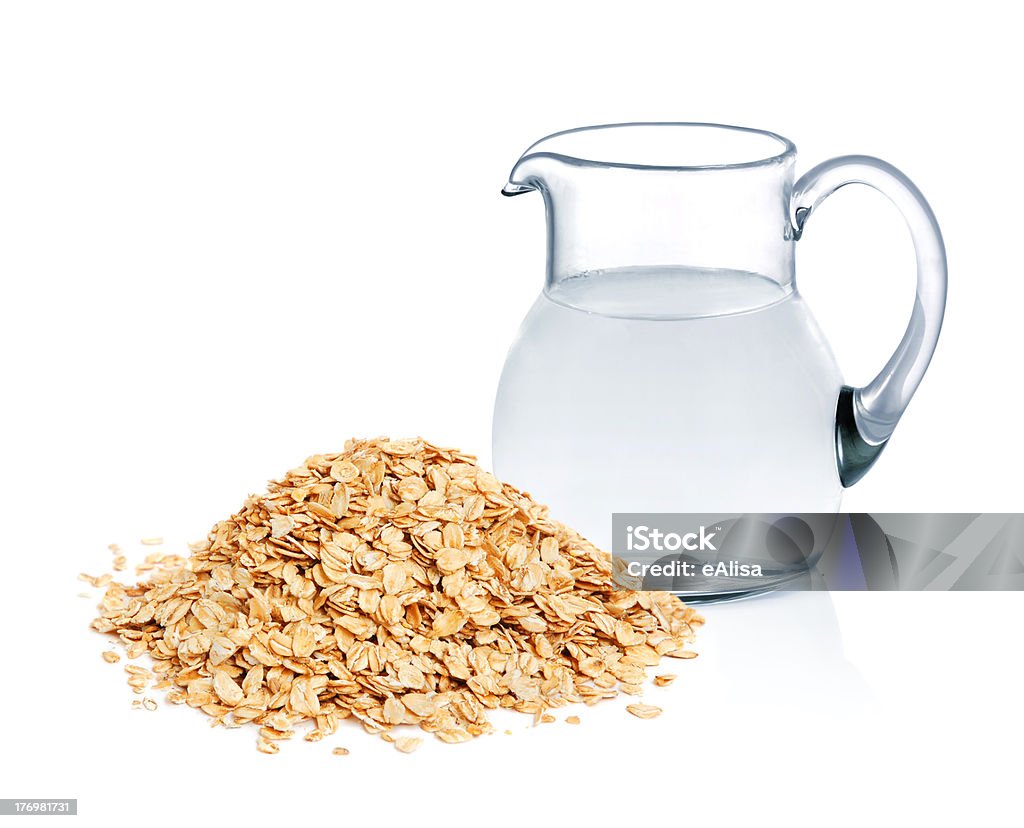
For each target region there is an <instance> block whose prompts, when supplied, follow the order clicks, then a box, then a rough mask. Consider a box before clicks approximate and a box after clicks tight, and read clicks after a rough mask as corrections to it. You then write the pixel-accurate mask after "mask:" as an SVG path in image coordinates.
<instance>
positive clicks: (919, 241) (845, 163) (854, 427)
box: [790, 155, 946, 487]
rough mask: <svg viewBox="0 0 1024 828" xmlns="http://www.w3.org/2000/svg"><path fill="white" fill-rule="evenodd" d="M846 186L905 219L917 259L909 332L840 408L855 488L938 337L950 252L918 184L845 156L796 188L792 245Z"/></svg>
mask: <svg viewBox="0 0 1024 828" xmlns="http://www.w3.org/2000/svg"><path fill="white" fill-rule="evenodd" d="M847 184H867V185H868V186H869V187H873V188H874V189H875V190H878V191H879V192H880V193H882V194H883V195H885V196H886V197H888V198H889V200H890V201H892V202H893V204H895V205H896V207H897V209H899V211H900V212H901V213H902V214H903V218H904V219H905V220H906V222H907V227H908V228H909V229H910V236H911V238H912V240H913V242H914V251H915V254H916V256H917V297H916V299H915V300H914V309H913V312H912V313H911V316H910V323H909V324H908V325H907V330H906V333H904V334H903V339H902V340H901V341H900V344H899V346H898V347H897V348H896V351H895V353H893V355H892V356H891V357H890V358H889V361H888V362H887V363H886V364H885V367H884V368H883V369H882V370H881V371H880V372H879V373H878V375H877V376H876V377H875V378H874V379H873V380H871V382H869V383H868V384H867V385H865V386H864V387H863V388H851V387H850V386H846V385H844V386H843V388H842V390H841V391H840V393H839V399H838V401H837V404H836V425H835V439H836V463H837V466H838V468H839V479H840V481H841V482H842V484H843V486H845V487H849V486H852V485H853V484H854V483H856V482H857V481H858V480H860V479H861V478H862V477H863V476H864V474H865V473H866V472H867V471H868V469H870V468H871V466H872V464H873V463H874V462H875V460H877V459H878V456H879V454H881V453H882V449H884V448H885V445H886V443H887V442H888V440H889V437H890V436H891V435H892V432H893V430H894V429H895V428H896V423H897V422H899V419H900V417H901V416H903V412H904V411H905V410H906V408H907V404H908V403H909V402H910V399H911V397H913V396H914V392H915V391H916V390H917V387H918V385H920V383H921V379H922V377H923V376H924V372H925V370H926V369H927V368H928V363H929V362H930V361H931V358H932V354H933V353H934V352H935V344H936V342H937V341H938V338H939V329H940V328H941V327H942V317H943V314H944V312H945V309H946V250H945V247H944V245H943V243H942V233H941V232H940V231H939V225H938V223H937V222H936V221H935V215H934V214H933V213H932V210H931V207H929V206H928V202H927V201H925V199H924V196H923V195H921V192H920V190H918V189H917V187H915V186H914V184H913V182H912V181H911V180H910V179H909V178H907V177H906V176H905V175H904V174H903V173H901V172H900V171H899V170H898V169H896V168H895V167H894V166H892V165H891V164H888V163H886V162H885V161H882V160H880V159H878V158H872V157H870V156H867V155H845V156H842V157H840V158H833V159H831V160H830V161H825V162H824V163H822V164H819V165H818V166H816V167H815V168H814V169H812V170H810V171H808V172H807V173H806V174H805V175H804V176H802V177H801V178H800V180H799V181H797V182H796V184H795V185H794V188H793V196H792V199H791V201H790V222H791V224H792V238H793V239H794V240H798V239H799V238H800V237H801V236H802V235H803V231H804V227H805V226H806V225H807V219H808V218H809V217H810V215H811V213H813V212H814V210H815V208H817V206H818V205H819V204H821V202H822V201H824V200H825V199H826V198H827V197H828V196H830V195H831V194H832V193H834V192H835V191H836V190H838V189H839V188H840V187H843V186H845V185H847Z"/></svg>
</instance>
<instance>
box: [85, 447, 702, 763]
mask: <svg viewBox="0 0 1024 828" xmlns="http://www.w3.org/2000/svg"><path fill="white" fill-rule="evenodd" d="M159 542H161V541H160V540H159V539H157V538H153V539H147V540H145V541H143V543H146V544H147V545H157V544H158V543H159ZM111 551H112V552H115V553H116V554H117V555H118V557H120V550H113V549H112V550H111ZM118 563H120V561H118ZM137 571H138V572H139V573H140V575H145V580H143V581H142V582H140V583H138V584H122V583H118V582H115V581H113V580H112V578H111V576H109V575H104V576H99V577H94V576H89V575H83V576H82V579H83V580H86V581H88V582H89V583H90V584H92V585H94V586H98V587H102V588H105V593H104V595H103V598H102V601H101V603H100V615H99V617H98V618H96V619H95V620H94V621H93V624H92V626H93V628H94V629H96V630H97V631H99V632H102V633H106V634H110V635H114V636H117V637H118V638H120V640H121V641H122V642H123V643H124V645H125V647H126V650H127V652H128V656H129V658H134V657H136V656H138V655H141V654H142V653H148V654H149V655H150V656H151V658H152V659H153V669H152V671H149V670H144V669H142V668H137V667H134V666H132V669H129V670H128V673H129V684H130V685H131V686H132V688H133V689H134V690H135V691H136V692H137V693H140V694H141V693H143V692H145V687H146V686H147V684H148V683H149V682H150V681H152V680H153V679H154V674H155V676H156V677H159V679H160V681H159V682H158V684H159V685H160V686H162V687H169V688H171V689H170V690H169V692H168V694H167V699H168V701H169V702H170V703H175V704H180V703H184V704H187V705H189V706H190V707H193V708H196V709H198V710H201V711H203V712H204V713H206V714H207V715H209V716H211V717H212V718H213V719H214V722H215V723H217V724H223V725H227V726H231V727H233V726H239V725H242V724H254V725H256V726H257V728H258V738H257V748H258V749H259V750H260V751H262V752H264V753H276V752H277V751H278V742H279V741H281V740H283V739H288V738H289V737H290V736H292V735H293V733H294V732H295V731H294V726H295V725H298V724H301V723H303V722H310V723H311V724H312V726H313V729H312V730H310V731H309V732H308V734H307V736H306V738H307V740H312V741H317V740H319V739H322V738H323V737H324V736H326V735H330V734H332V733H334V732H335V730H336V729H337V727H338V724H339V723H340V721H341V720H342V719H345V718H352V719H354V720H356V721H357V722H358V723H359V724H361V725H362V727H363V728H364V729H365V730H367V731H368V732H370V733H377V734H380V735H382V736H384V737H386V738H387V739H388V740H391V741H393V743H394V745H395V747H396V749H398V750H400V751H403V752H410V751H412V750H415V749H416V748H417V747H418V746H419V744H420V740H419V739H418V738H415V737H404V736H403V737H395V736H392V735H391V733H390V731H391V730H392V729H393V728H395V727H398V726H401V725H418V726H419V727H420V728H421V729H422V730H423V731H425V732H427V733H432V734H433V735H434V736H435V737H436V738H437V739H439V740H441V741H443V742H447V743H459V742H466V741H469V740H471V739H473V738H475V737H477V736H480V735H482V734H485V733H489V732H491V730H492V727H491V724H490V723H489V721H488V718H487V711H488V710H489V709H495V708H507V709H511V710H516V711H519V712H522V713H526V714H529V715H531V716H533V717H535V720H538V721H549V720H550V713H548V710H550V709H552V708H560V707H564V706H566V705H569V704H573V703H585V704H595V703H598V702H600V701H602V700H604V699H609V698H613V697H614V696H615V695H617V693H618V692H626V693H638V692H640V686H641V683H642V682H643V680H644V678H645V676H646V670H647V668H648V667H652V666H654V665H656V664H657V663H658V662H659V661H660V659H661V658H662V657H664V656H674V657H678V658H692V657H694V656H695V655H696V653H694V652H692V651H690V650H687V649H686V646H687V645H688V644H689V643H690V642H692V641H693V640H694V637H695V631H696V628H697V627H699V626H700V625H701V624H702V623H703V619H702V618H701V617H700V616H699V615H698V614H697V613H696V612H695V611H694V610H693V609H692V608H689V607H687V606H685V605H684V604H682V603H681V602H680V601H678V600H677V599H676V598H674V597H672V596H670V595H668V594H666V593H659V592H650V593H648V592H632V591H628V590H623V589H621V588H619V587H617V586H616V585H615V583H614V582H613V580H612V566H611V557H610V556H609V555H608V554H607V553H605V552H602V551H601V550H599V549H597V548H596V547H594V546H593V545H592V544H590V543H589V542H588V541H586V540H584V539H583V538H582V537H581V536H580V535H578V534H577V533H576V532H574V531H573V530H572V529H570V528H568V527H566V526H564V525H563V524H561V523H558V522H557V521H555V520H553V519H552V518H551V517H550V516H549V514H548V510H547V508H546V507H544V506H541V505H539V504H537V503H535V502H534V501H533V500H532V499H531V498H530V497H529V496H528V495H526V494H524V493H523V492H521V491H519V490H517V489H515V488H513V487H512V486H510V485H508V484H506V483H502V482H501V481H499V480H498V479H497V478H495V477H494V476H493V475H491V474H489V473H487V472H485V471H483V470H482V469H480V468H479V467H477V466H476V464H475V459H474V458H473V457H472V456H470V455H467V454H464V453H462V452H460V451H457V450H454V449H444V448H438V447H436V446H433V445H431V444H429V443H427V442H425V441H423V440H418V439H417V440H401V441H392V440H388V439H385V438H380V439H374V440H350V441H349V442H348V443H347V444H346V446H345V450H344V451H343V452H342V453H340V454H325V455H314V456H312V457H310V458H308V459H307V460H306V462H305V463H303V464H302V465H301V466H298V467H296V468H294V469H292V470H291V471H290V472H288V473H287V474H286V475H285V476H284V477H283V478H282V479H280V480H277V481H274V482H272V483H270V485H269V487H268V490H267V492H266V493H264V494H261V495H253V496H250V497H249V498H248V499H247V500H246V501H245V504H244V505H243V507H242V509H241V510H239V511H238V512H237V513H236V514H234V515H232V516H231V517H230V518H228V519H226V520H223V521H221V522H220V523H218V524H217V525H216V526H214V527H213V528H212V529H211V531H210V533H209V535H208V537H207V538H206V540H205V541H203V542H201V543H197V544H194V545H193V546H192V547H191V555H190V557H188V558H184V557H181V556H178V555H166V554H163V553H160V552H156V553H153V554H151V555H148V556H147V557H146V561H145V563H144V564H142V565H141V566H140V567H138V570H137ZM115 655H116V654H115ZM104 658H106V659H108V660H110V659H109V658H108V656H107V655H106V654H105V655H104ZM668 680H670V678H669V677H668V676H664V677H659V679H656V683H660V684H665V683H668ZM147 702H152V700H151V699H145V700H143V701H142V702H141V704H140V706H145V708H146V709H150V708H149V705H148V704H147ZM153 704H154V706H155V702H154V703H153ZM627 710H629V712H630V713H632V714H633V715H635V716H639V717H640V718H653V717H654V716H656V715H658V713H660V712H661V711H660V709H659V708H656V707H653V706H650V705H643V704H631V705H629V706H628V707H627ZM566 721H567V722H569V723H573V724H575V723H577V722H578V721H579V719H578V717H575V716H570V717H568V718H567V719H566ZM340 751H345V749H344V748H336V749H335V751H334V752H335V753H339V752H340ZM346 752H347V751H346Z"/></svg>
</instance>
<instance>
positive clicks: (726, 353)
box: [493, 123, 946, 574]
mask: <svg viewBox="0 0 1024 828" xmlns="http://www.w3.org/2000/svg"><path fill="white" fill-rule="evenodd" d="M795 158H796V148H795V147H794V145H793V144H792V142H790V141H789V140H787V139H785V138H783V137H781V136H779V135H775V134H773V133H771V132H764V131H761V130H755V129H746V128H741V127H734V126H723V125H717V124H693V123H633V124H612V125H606V126H594V127H584V128H581V129H573V130H568V131H566V132H559V133H555V134H554V135H549V136H548V137H546V138H543V139H542V140H540V141H538V142H537V143H535V144H533V145H532V146H531V147H530V148H529V149H528V150H527V151H526V152H525V153H524V154H523V156H522V157H521V158H520V159H519V161H518V163H517V164H516V165H515V167H514V168H513V170H512V173H511V175H510V176H509V180H508V183H507V184H506V186H505V188H504V190H503V192H504V194H505V195H518V194H520V193H526V192H531V191H534V190H536V191H539V192H540V193H541V195H542V196H543V197H544V204H545V208H546V216H547V232H548V238H547V253H548V255H547V279H546V283H545V286H544V291H543V293H542V294H541V296H540V297H539V298H538V299H537V301H536V302H535V304H534V305H533V307H532V309H531V310H530V312H529V313H528V314H527V316H526V319H525V320H524V322H523V324H522V327H521V329H520V331H519V335H518V337H517V338H516V340H515V342H514V343H513V344H512V348H511V350H510V352H509V354H508V358H507V360H506V363H505V368H504V371H503V373H502V376H501V382H500V385H499V389H498V394H497V401H496V404H495V411H494V431H493V452H494V465H495V470H496V472H497V473H498V474H499V475H500V476H501V477H502V478H503V479H505V480H508V481H510V482H512V483H514V484H515V485H517V486H519V487H521V488H524V489H526V490H528V491H529V492H530V493H531V494H533V495H534V496H535V497H536V498H537V499H538V500H539V501H541V502H545V503H548V504H549V505H550V506H551V509H552V514H553V516H555V517H556V518H558V519H559V520H562V521H563V522H565V523H567V524H569V525H570V526H572V527H574V528H576V529H578V530H579V531H580V532H581V533H582V534H583V535H584V536H586V537H587V538H589V539H590V540H591V541H593V542H594V543H596V544H597V545H598V546H601V547H602V548H604V549H610V548H611V547H610V541H611V515H612V513H613V512H705V513H706V512H712V513H749V512H765V513H793V512H834V511H837V510H838V508H839V504H840V499H841V495H842V490H843V487H847V486H851V485H853V484H854V483H856V482H857V481H858V480H859V479H860V478H861V476H862V475H863V474H864V473H865V472H866V471H867V470H868V469H869V468H870V467H871V465H872V463H874V461H875V460H876V459H877V458H878V455H879V453H880V452H881V451H882V449H883V448H884V447H885V445H886V442H887V441H888V439H889V437H890V435H891V434H892V432H893V429H894V428H895V426H896V423H897V422H898V420H899V418H900V416H901V415H902V413H903V411H904V409H905V408H906V406H907V403H908V402H909V401H910V398H911V397H912V396H913V394H914V391H915V390H916V389H917V387H918V384H919V383H920V382H921V378H922V376H923V375H924V372H925V369H926V368H927V366H928V362H929V360H930V359H931V356H932V353H933V351H934V349H935V344H936V340H937V338H938V335H939V328H940V326H941V323H942V316H943V312H944V308H945V296H946V261H945V252H944V248H943V243H942V237H941V234H940V232H939V228H938V225H937V224H936V221H935V217H934V216H933V214H932V211H931V209H930V208H929V206H928V204H927V202H926V201H925V200H924V198H923V196H922V195H921V193H920V192H919V191H918V190H917V188H916V187H915V186H914V185H913V184H912V183H911V182H910V181H909V180H908V179H907V178H906V177H905V176H904V175H903V174H902V173H900V172H899V171H898V170H897V169H895V168H894V167H892V166H891V165H889V164H887V163H885V162H884V161H880V160H878V159H877V158H870V157H867V156H845V157H842V158H835V159H833V160H831V161H826V162H825V163H823V164H820V165H819V166H817V167H815V168H814V169H812V170H810V171H809V172H808V173H807V174H806V175H804V176H803V177H802V178H801V179H800V180H799V181H797V182H796V183H795V184H794V182H793V168H794V162H795ZM850 183H863V184H867V185H869V186H871V187H874V188H875V189H877V190H879V191H881V192H882V193H883V194H884V195H886V196H888V197H889V198H890V199H891V200H892V201H893V202H894V203H895V204H896V206H897V207H898V208H899V209H900V210H901V211H902V213H903V216H904V217H905V219H906V221H907V225H908V226H909V228H910V233H911V236H912V238H913V243H914V246H915V249H916V254H917V299H916V302H915V304H914V308H913V313H912V316H911V319H910V324H909V326H908V328H907V331H906V334H905V335H904V337H903V340H902V341H901V342H900V345H899V347H898V348H897V349H896V352H895V353H894V354H893V355H892V357H891V359H890V360H889V362H888V363H887V364H886V365H885V367H884V368H883V369H882V371H881V372H880V373H879V374H878V376H876V377H875V378H874V379H873V380H872V381H871V382H870V383H869V384H868V385H866V386H865V387H863V388H851V387H848V386H846V385H844V384H843V380H842V375H841V373H840V370H839V367H838V365H837V364H836V361H835V359H834V357H833V355H832V352H831V350H830V348H829V345H828V342H827V341H826V339H825V337H824V336H823V335H822V333H821V331H820V329H819V328H818V325H817V323H816V322H815V320H814V317H813V316H812V315H811V312H810V310H809V309H808V307H807V305H806V304H805V303H804V301H803V299H802V298H801V296H800V294H799V292H798V291H797V288H796V284H795V281H794V269H793V260H794V246H795V243H796V242H797V241H798V240H799V239H800V236H801V234H802V233H803V231H804V229H805V227H806V224H807V220H808V218H809V217H810V215H811V214H812V213H813V212H814V210H815V208H816V207H817V205H818V204H820V203H821V202H822V200H823V199H825V198H826V197H827V196H828V195H829V194H831V193H832V192H834V191H835V190H836V189H838V188H839V187H842V186H844V185H846V184H850ZM783 574H784V573H783Z"/></svg>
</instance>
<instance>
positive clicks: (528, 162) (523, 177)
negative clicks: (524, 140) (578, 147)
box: [501, 147, 558, 196]
mask: <svg viewBox="0 0 1024 828" xmlns="http://www.w3.org/2000/svg"><path fill="white" fill-rule="evenodd" d="M531 150H533V147H530V149H528V150H527V151H526V153H525V154H524V155H523V157H522V158H520V159H519V160H518V161H517V162H516V165H515V166H514V167H513V168H512V172H511V173H509V176H508V181H507V182H506V183H505V186H504V187H502V188H501V194H502V195H504V196H517V195H522V194H523V193H531V192H533V191H534V190H541V189H543V188H544V185H545V181H546V180H547V179H548V178H549V177H551V176H552V174H553V173H554V169H555V167H556V165H557V164H558V161H557V160H555V159H554V158H552V157H550V156H547V155H538V154H531Z"/></svg>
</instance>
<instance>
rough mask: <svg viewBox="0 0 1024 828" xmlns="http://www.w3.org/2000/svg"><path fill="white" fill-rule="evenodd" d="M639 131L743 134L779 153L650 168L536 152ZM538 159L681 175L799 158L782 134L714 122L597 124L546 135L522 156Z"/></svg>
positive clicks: (579, 156) (570, 155)
mask: <svg viewBox="0 0 1024 828" xmlns="http://www.w3.org/2000/svg"><path fill="white" fill-rule="evenodd" d="M635 127H686V128H695V127H696V128H701V129H706V130H722V131H728V132H730V133H734V134H735V133H743V134H746V135H749V136H757V137H759V138H762V139H763V138H767V139H770V140H771V141H772V142H773V143H774V145H775V147H776V148H777V151H776V152H774V153H771V154H763V153H758V155H759V156H761V157H757V158H753V159H747V160H739V161H730V162H723V163H706V164H648V163H635V162H627V161H606V160H601V159H598V158H589V157H586V156H585V155H583V154H574V153H571V152H554V151H549V150H541V151H535V148H537V147H540V146H541V145H542V144H544V143H546V142H549V141H553V140H555V139H559V138H564V137H565V136H570V135H580V134H582V133H590V132H597V131H600V130H616V129H629V128H635ZM536 156H547V157H551V158H557V159H560V160H562V161H566V162H569V163H572V164H576V165H579V166H588V167H617V168H624V169H634V170H661V171H678V172H692V171H700V170H740V169H750V168H754V167H767V166H772V165H774V164H780V163H785V162H786V161H788V160H789V159H791V158H794V157H795V156H796V145H795V144H794V143H793V142H792V141H790V140H789V139H788V138H786V137H784V136H782V135H779V134H778V133H775V132H770V131H768V130H764V129H756V128H754V127H744V126H736V125H734V124H719V123H713V122H710V121H625V122H622V123H612V124H593V125H590V126H581V127H574V128H572V129H563V130H560V131H558V132H552V133H551V134H550V135H545V136H544V137H543V138H541V139H540V140H538V141H534V143H532V144H531V145H530V146H529V147H528V148H527V149H526V152H524V153H523V154H522V156H521V157H520V161H522V160H523V159H525V158H527V157H536Z"/></svg>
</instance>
